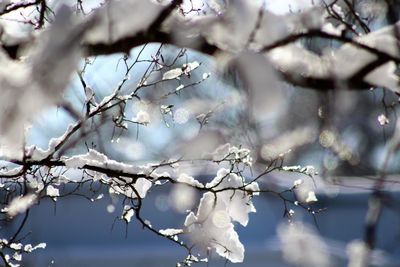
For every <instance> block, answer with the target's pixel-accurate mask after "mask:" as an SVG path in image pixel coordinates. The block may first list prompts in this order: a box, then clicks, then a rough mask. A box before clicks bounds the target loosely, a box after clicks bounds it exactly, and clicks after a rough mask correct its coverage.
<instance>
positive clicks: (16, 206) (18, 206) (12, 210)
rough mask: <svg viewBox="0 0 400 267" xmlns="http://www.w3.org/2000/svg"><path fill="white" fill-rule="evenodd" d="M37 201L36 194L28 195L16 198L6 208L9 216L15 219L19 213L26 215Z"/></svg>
mask: <svg viewBox="0 0 400 267" xmlns="http://www.w3.org/2000/svg"><path fill="white" fill-rule="evenodd" d="M36 199H37V196H36V195H35V194H28V195H25V196H18V197H16V198H14V199H13V200H11V202H10V204H9V205H8V207H7V208H6V209H7V214H8V216H10V217H14V216H15V215H17V214H19V213H24V212H25V211H26V210H27V209H29V208H30V207H31V206H32V205H33V204H35V202H36Z"/></svg>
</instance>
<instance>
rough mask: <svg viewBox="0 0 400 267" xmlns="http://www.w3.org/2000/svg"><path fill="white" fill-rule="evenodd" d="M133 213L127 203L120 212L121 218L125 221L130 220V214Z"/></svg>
mask: <svg viewBox="0 0 400 267" xmlns="http://www.w3.org/2000/svg"><path fill="white" fill-rule="evenodd" d="M134 214H135V211H134V210H133V208H132V207H131V206H129V205H125V206H124V211H123V212H122V216H121V218H122V219H123V220H125V221H126V222H127V223H129V222H131V219H132V216H133V215H134Z"/></svg>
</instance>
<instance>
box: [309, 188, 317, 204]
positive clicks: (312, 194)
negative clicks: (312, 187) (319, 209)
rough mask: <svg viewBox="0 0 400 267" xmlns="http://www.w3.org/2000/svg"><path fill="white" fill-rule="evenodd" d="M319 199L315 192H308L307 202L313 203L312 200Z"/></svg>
mask: <svg viewBox="0 0 400 267" xmlns="http://www.w3.org/2000/svg"><path fill="white" fill-rule="evenodd" d="M317 201H318V199H317V197H316V196H315V192H314V191H309V192H308V194H307V198H306V203H312V202H317Z"/></svg>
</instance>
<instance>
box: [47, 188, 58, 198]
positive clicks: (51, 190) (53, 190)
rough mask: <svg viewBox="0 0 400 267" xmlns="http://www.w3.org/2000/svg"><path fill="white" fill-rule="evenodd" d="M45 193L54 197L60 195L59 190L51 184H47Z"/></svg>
mask: <svg viewBox="0 0 400 267" xmlns="http://www.w3.org/2000/svg"><path fill="white" fill-rule="evenodd" d="M46 195H48V196H49V197H52V198H54V199H55V198H56V197H58V196H60V190H59V189H58V188H56V187H54V186H52V185H48V186H47V188H46Z"/></svg>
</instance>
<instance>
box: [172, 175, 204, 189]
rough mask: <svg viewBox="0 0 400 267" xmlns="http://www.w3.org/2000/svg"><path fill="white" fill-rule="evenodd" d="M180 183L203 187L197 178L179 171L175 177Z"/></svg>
mask: <svg viewBox="0 0 400 267" xmlns="http://www.w3.org/2000/svg"><path fill="white" fill-rule="evenodd" d="M177 181H178V182H180V183H185V184H188V185H191V186H194V187H200V188H203V187H204V185H203V184H202V183H200V182H199V181H198V180H196V179H194V178H193V177H192V176H189V175H187V174H186V173H181V174H180V175H179V177H178V179H177Z"/></svg>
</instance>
